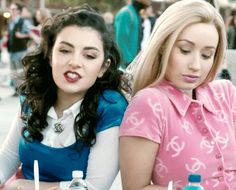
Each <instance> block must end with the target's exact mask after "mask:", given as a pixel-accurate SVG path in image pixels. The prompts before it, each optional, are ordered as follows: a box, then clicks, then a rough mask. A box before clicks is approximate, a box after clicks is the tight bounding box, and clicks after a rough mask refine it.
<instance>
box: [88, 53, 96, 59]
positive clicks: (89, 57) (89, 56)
mask: <svg viewBox="0 0 236 190" xmlns="http://www.w3.org/2000/svg"><path fill="white" fill-rule="evenodd" d="M85 57H86V58H88V59H95V58H96V57H95V56H94V55H91V54H86V55H85Z"/></svg>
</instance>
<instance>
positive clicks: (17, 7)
mask: <svg viewBox="0 0 236 190" xmlns="http://www.w3.org/2000/svg"><path fill="white" fill-rule="evenodd" d="M22 9H23V5H21V4H20V3H18V2H13V3H11V5H10V13H11V20H10V22H9V24H8V40H7V50H8V52H9V54H10V69H11V86H12V87H13V88H14V89H15V93H14V95H17V93H16V92H17V86H18V84H19V83H20V82H19V80H18V79H17V77H16V76H19V75H20V74H21V73H22V71H23V65H22V64H21V62H20V60H21V59H22V57H23V56H24V54H25V53H26V51H27V43H28V40H29V26H30V22H28V21H26V19H24V18H23V17H22Z"/></svg>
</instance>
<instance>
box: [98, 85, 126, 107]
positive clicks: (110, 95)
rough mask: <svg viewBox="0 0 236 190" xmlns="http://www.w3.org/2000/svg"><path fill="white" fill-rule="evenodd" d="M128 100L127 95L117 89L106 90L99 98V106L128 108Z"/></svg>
mask: <svg viewBox="0 0 236 190" xmlns="http://www.w3.org/2000/svg"><path fill="white" fill-rule="evenodd" d="M127 105H128V102H127V100H126V98H125V96H124V95H123V94H122V93H121V92H118V91H116V90H105V91H104V92H103V93H102V95H101V96H100V99H99V107H108V106H109V107H111V106H112V107H119V108H120V109H122V107H123V108H126V107H127Z"/></svg>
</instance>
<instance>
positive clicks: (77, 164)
mask: <svg viewBox="0 0 236 190" xmlns="http://www.w3.org/2000/svg"><path fill="white" fill-rule="evenodd" d="M22 100H23V99H22V98H21V101H22ZM126 107H127V101H126V100H125V98H124V97H123V96H122V95H121V94H120V93H118V92H116V91H113V90H106V91H104V93H103V96H101V97H100V99H99V105H98V109H97V112H98V114H99V115H100V117H99V121H98V123H97V128H96V132H97V133H98V132H101V131H104V130H106V129H109V128H111V127H115V126H119V125H120V123H121V120H122V117H123V114H124V111H125V109H126ZM24 109H25V108H24ZM107 143H109V142H107ZM78 148H79V149H80V150H79V151H78ZM89 153H90V147H89V146H87V145H85V144H83V143H82V142H81V141H77V142H76V143H74V144H72V145H70V146H68V147H63V148H53V147H49V146H47V145H44V144H42V143H40V142H38V141H34V142H26V141H25V140H24V139H23V138H21V140H20V145H19V155H20V161H21V162H22V172H23V175H24V177H25V178H26V179H34V175H33V162H34V160H38V162H39V170H40V180H41V181H47V182H56V181H68V180H71V173H72V171H73V170H82V171H83V173H84V178H85V177H86V171H87V164H88V157H89Z"/></svg>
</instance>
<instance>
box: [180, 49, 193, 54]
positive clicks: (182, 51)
mask: <svg viewBox="0 0 236 190" xmlns="http://www.w3.org/2000/svg"><path fill="white" fill-rule="evenodd" d="M180 52H181V53H183V54H188V53H190V52H191V51H190V50H188V49H183V48H180Z"/></svg>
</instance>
